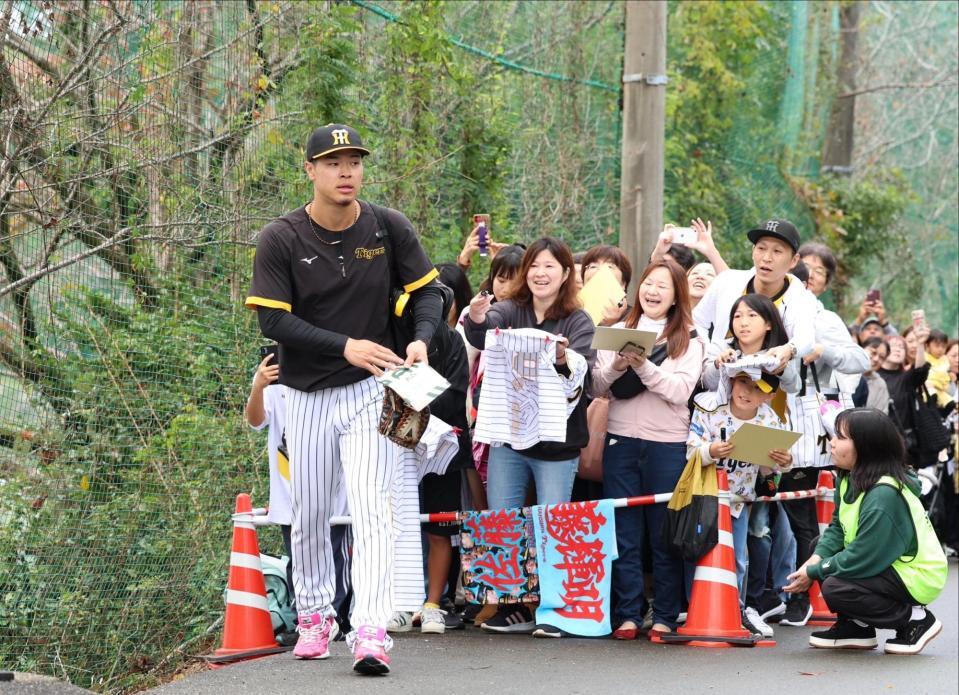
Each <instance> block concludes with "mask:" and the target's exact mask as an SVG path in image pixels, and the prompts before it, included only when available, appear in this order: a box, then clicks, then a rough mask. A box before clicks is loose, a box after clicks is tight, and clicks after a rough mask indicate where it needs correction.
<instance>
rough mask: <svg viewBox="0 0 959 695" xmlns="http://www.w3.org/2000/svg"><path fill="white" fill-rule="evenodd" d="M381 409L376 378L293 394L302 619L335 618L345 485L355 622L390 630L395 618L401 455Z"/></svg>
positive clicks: (290, 436)
mask: <svg viewBox="0 0 959 695" xmlns="http://www.w3.org/2000/svg"><path fill="white" fill-rule="evenodd" d="M382 404H383V388H382V386H380V384H379V382H377V381H376V379H375V378H373V377H370V378H369V379H365V380H364V381H360V382H358V383H355V384H350V385H348V386H337V387H334V388H328V389H320V390H319V391H314V392H312V393H306V392H304V391H297V390H296V389H292V388H289V387H288V388H287V418H286V439H287V444H288V446H289V449H290V464H291V466H290V467H291V469H292V471H291V473H292V481H291V482H292V484H291V492H292V495H291V497H292V501H293V529H292V531H293V532H292V544H293V556H294V558H295V559H294V562H293V583H294V590H295V591H296V605H297V610H298V611H299V612H300V613H301V614H303V613H305V614H311V613H321V614H323V615H333V614H334V611H333V608H332V605H331V604H332V602H333V597H334V593H335V589H336V586H335V584H336V583H335V578H334V570H333V549H332V548H331V546H330V536H329V521H330V516H331V514H332V512H333V507H334V502H335V500H336V495H337V493H338V489H337V488H338V486H339V485H340V481H341V480H343V481H344V482H345V483H346V496H347V500H348V502H349V506H350V510H351V514H352V517H353V543H354V544H353V563H352V570H351V575H352V578H353V592H354V600H353V611H352V614H351V616H350V622H351V623H352V624H353V625H354V626H357V627H358V626H360V625H374V626H377V627H386V623H387V622H388V621H389V619H390V616H391V615H392V581H393V520H392V511H391V501H390V491H391V487H392V484H393V475H394V470H395V467H396V459H397V454H398V452H397V447H396V445H394V444H393V443H392V442H390V441H389V440H388V439H386V438H385V437H383V436H382V435H380V433H379V432H378V431H377V424H378V421H379V417H380V410H381V408H382ZM341 466H342V470H343V475H342V477H341V476H340V467H341Z"/></svg>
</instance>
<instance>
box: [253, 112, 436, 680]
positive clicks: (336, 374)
mask: <svg viewBox="0 0 959 695" xmlns="http://www.w3.org/2000/svg"><path fill="white" fill-rule="evenodd" d="M368 154H369V150H368V149H367V148H366V147H365V146H364V145H363V141H362V139H361V138H360V135H359V133H357V132H356V131H355V130H354V129H353V128H351V127H349V126H346V125H341V124H329V125H326V126H323V127H322V128H318V129H317V130H316V131H314V132H313V134H312V135H311V136H310V139H309V141H308V142H307V145H306V163H305V165H304V167H305V169H306V174H307V176H308V177H309V178H310V180H311V181H312V183H313V195H312V199H311V200H310V202H309V203H307V204H306V205H304V206H303V207H300V208H297V209H296V210H293V211H292V212H290V213H288V214H286V215H284V216H283V217H281V218H279V219H277V220H274V221H273V222H271V223H269V224H268V225H267V226H266V227H265V228H264V229H263V230H262V231H261V232H260V236H259V240H258V242H257V249H256V258H255V260H254V264H253V284H252V287H251V290H250V296H249V297H247V300H246V306H247V307H249V308H251V309H255V310H256V311H257V319H258V321H259V324H260V329H261V330H262V332H263V335H265V336H266V337H267V338H272V339H273V340H275V341H276V342H277V343H279V352H280V355H279V364H280V376H279V383H281V384H283V385H284V386H286V389H287V391H286V393H287V397H286V403H287V418H286V440H287V444H288V449H289V453H290V467H291V471H292V481H291V493H292V494H291V497H292V502H293V524H292V527H293V528H292V545H293V554H294V558H293V567H294V585H295V591H296V605H297V610H298V612H299V632H300V638H299V640H298V642H297V646H296V648H295V650H294V655H295V656H296V657H297V658H301V659H325V658H327V657H328V656H329V643H330V642H331V641H332V640H333V639H334V638H335V637H336V633H337V631H338V628H337V624H336V621H335V620H334V615H335V611H334V610H333V607H332V602H333V597H334V590H335V582H334V575H333V552H332V548H331V546H330V538H329V519H330V513H331V508H332V505H333V501H334V500H335V499H336V495H337V490H338V486H339V484H340V480H341V479H342V480H343V481H344V482H345V485H346V494H347V500H348V502H349V507H350V512H351V515H352V519H353V534H354V546H353V563H352V575H353V589H354V605H353V612H352V615H351V616H350V622H351V624H352V625H353V626H354V627H355V631H354V632H352V633H350V635H348V636H347V640H348V642H349V643H350V646H351V649H352V651H353V668H354V670H356V671H358V672H360V673H368V674H382V673H388V672H389V670H390V667H389V661H390V660H389V657H388V656H387V654H386V652H387V651H388V650H389V648H390V647H391V645H392V641H391V640H390V638H389V637H388V636H387V635H386V624H387V622H388V621H389V618H390V616H391V615H392V588H391V584H392V574H393V572H392V563H393V544H392V530H391V504H390V488H391V484H392V479H393V475H394V468H395V462H396V459H397V450H396V445H394V444H393V443H392V442H390V441H389V440H388V439H386V438H385V437H383V436H382V435H380V434H379V432H378V430H377V425H378V421H379V417H380V410H381V408H382V400H383V388H382V386H381V385H380V383H379V382H378V381H377V379H376V377H377V376H380V375H381V374H382V373H383V370H385V369H388V368H390V367H396V366H399V365H402V364H404V363H405V364H407V365H409V364H412V363H413V362H426V361H427V345H428V344H429V342H430V339H431V338H432V336H433V332H434V330H435V328H436V326H437V325H438V324H439V321H440V314H441V311H442V295H441V293H440V291H439V288H438V287H437V286H436V285H435V282H436V280H435V279H436V277H437V271H436V269H435V268H433V264H432V263H430V261H429V259H428V258H427V256H426V253H424V251H423V249H422V247H421V246H420V243H419V240H418V239H417V236H416V233H415V232H414V231H413V228H412V225H411V224H410V222H409V220H407V219H406V217H404V216H403V215H402V214H401V213H399V212H397V211H395V210H390V209H389V208H379V207H377V206H374V205H372V204H371V203H368V202H365V201H360V200H359V199H357V195H358V194H359V192H360V188H361V187H362V185H363V158H364V157H365V156H366V155H368ZM380 220H382V221H383V224H382V225H381V223H380ZM382 226H385V227H386V229H385V230H384V229H382V228H381V227H382ZM384 232H385V233H387V234H389V237H390V240H389V242H388V243H389V246H390V248H389V249H387V246H386V244H387V242H386V241H385V239H384ZM391 265H392V268H391ZM394 273H395V274H396V275H397V276H398V277H396V278H392V276H393V274H394ZM394 282H395V283H397V284H398V285H401V286H402V287H403V290H404V291H405V292H406V293H407V294H408V295H409V296H410V297H409V304H410V306H411V307H412V312H413V322H414V324H415V331H414V336H413V340H412V341H411V342H410V343H409V344H407V345H396V344H395V342H396V341H395V339H394V338H393V332H392V331H391V330H390V319H389V304H390V294H391V290H392V285H393V283H394ZM401 355H402V356H401ZM341 470H342V476H341Z"/></svg>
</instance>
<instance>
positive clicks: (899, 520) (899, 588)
mask: <svg viewBox="0 0 959 695" xmlns="http://www.w3.org/2000/svg"><path fill="white" fill-rule="evenodd" d="M835 430H836V436H835V437H833V439H832V440H831V446H832V460H833V464H834V465H835V466H836V468H837V469H838V471H839V485H838V486H837V488H836V495H835V500H836V510H835V513H834V514H833V518H832V523H830V524H829V527H828V528H827V529H826V530H825V531H824V532H823V534H822V537H821V538H820V540H819V543H818V544H817V546H816V550H815V552H814V553H813V555H812V556H811V557H810V558H809V559H808V560H807V561H806V562H805V564H803V566H802V567H800V568H799V569H798V570H797V571H796V572H795V573H793V574H792V575H790V577H789V578H790V580H791V583H790V584H789V585H788V586H787V587H786V591H788V592H790V593H797V592H800V591H806V590H808V588H809V585H810V584H811V582H812V581H813V580H818V581H820V582H822V594H823V598H825V600H826V604H827V605H828V606H829V608H830V609H831V610H832V611H834V612H835V613H836V615H837V616H838V620H837V621H836V623H835V624H834V625H833V626H832V627H830V628H829V629H827V630H822V631H820V632H814V633H812V635H811V636H810V637H809V643H810V644H811V645H812V646H813V647H818V648H821V649H874V648H875V647H876V646H877V645H878V641H877V639H876V628H880V629H891V630H895V631H896V636H895V637H894V638H892V639H889V640H886V645H885V651H886V653H887V654H918V653H919V652H920V651H922V649H923V648H924V647H925V646H926V645H927V644H928V643H929V642H930V641H931V640H932V639H933V638H934V637H935V636H936V635H938V634H939V632H940V631H941V630H942V623H941V622H939V620H938V619H937V618H936V617H935V616H934V615H933V614H932V611H930V610H928V609H927V608H925V606H926V605H928V604H929V603H931V602H932V601H933V600H934V599H935V598H936V597H937V596H938V595H939V593H940V592H941V591H942V589H943V587H944V586H945V584H946V575H947V572H948V570H947V566H946V556H945V554H944V553H943V551H942V546H941V545H940V544H939V539H938V538H937V537H936V532H935V531H934V530H933V528H932V524H931V523H930V521H929V517H928V516H927V515H926V513H925V510H924V509H923V507H922V503H921V502H920V501H919V492H920V490H921V487H920V485H919V480H918V478H917V477H916V475H915V473H913V471H912V470H911V469H910V468H909V465H908V463H907V462H906V448H905V444H904V443H903V439H902V436H901V435H900V434H899V431H898V430H897V429H896V426H895V425H894V424H893V422H892V421H891V420H890V419H889V417H888V416H886V415H885V414H883V413H881V412H880V411H878V410H873V409H870V408H855V409H853V410H847V411H844V412H842V413H840V414H839V416H838V417H837V418H836V425H835Z"/></svg>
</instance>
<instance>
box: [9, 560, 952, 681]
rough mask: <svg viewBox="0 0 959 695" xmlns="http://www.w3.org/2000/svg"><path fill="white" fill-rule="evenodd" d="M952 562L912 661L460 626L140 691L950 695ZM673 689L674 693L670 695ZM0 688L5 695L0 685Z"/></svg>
mask: <svg viewBox="0 0 959 695" xmlns="http://www.w3.org/2000/svg"><path fill="white" fill-rule="evenodd" d="M957 577H959V568H957V564H956V562H955V561H954V560H952V561H950V572H949V583H948V584H947V586H946V589H945V591H943V593H942V595H941V596H940V597H939V599H938V600H937V601H936V602H935V603H934V604H932V606H931V609H932V610H933V612H934V613H935V614H936V616H937V617H939V618H940V620H942V623H943V626H944V627H943V630H942V632H941V633H940V635H939V636H938V637H937V638H936V639H934V640H933V641H932V642H931V643H930V644H929V645H928V646H927V647H926V649H925V650H924V651H923V652H922V654H920V655H918V656H908V657H907V656H892V655H888V654H884V653H883V651H882V642H883V640H884V639H885V638H887V637H892V636H893V633H892V632H891V631H880V633H879V637H880V645H879V648H878V649H876V650H873V651H867V652H862V651H842V652H833V651H827V650H821V649H812V648H811V647H809V645H808V642H807V639H808V637H809V633H810V632H812V631H813V630H816V629H821V628H813V627H804V628H793V627H776V637H775V639H776V641H777V646H776V647H770V648H751V649H749V648H736V649H700V648H695V647H683V646H665V645H654V644H651V643H649V642H647V641H645V640H637V641H635V642H618V641H615V640H611V639H599V640H589V639H569V638H563V639H552V640H551V639H534V638H533V637H530V636H528V635H505V636H500V635H497V636H491V635H487V634H485V633H483V632H481V631H480V630H478V629H476V628H473V627H472V626H468V627H467V629H466V630H465V631H457V632H448V633H447V634H445V635H438V636H437V635H431V636H424V635H420V634H419V633H418V632H410V633H406V634H401V635H397V636H396V637H395V640H396V646H395V647H394V649H393V651H392V652H391V656H392V658H393V673H391V674H390V675H389V676H386V677H380V678H377V677H363V676H359V675H357V674H354V673H353V672H352V671H351V670H350V663H351V662H350V657H349V652H348V651H347V648H346V644H345V643H343V642H336V643H334V645H333V646H332V648H331V651H332V654H331V657H330V658H329V659H328V660H326V661H297V660H295V659H294V658H293V656H292V655H291V654H281V655H279V656H274V657H268V658H264V659H258V660H254V661H247V662H243V663H240V664H235V665H233V666H230V667H228V668H222V669H218V670H216V671H204V672H201V673H197V674H194V675H192V676H190V677H188V678H185V679H183V680H180V681H176V682H173V683H168V684H166V685H164V686H161V687H159V688H155V689H153V690H150V691H148V692H150V693H153V694H156V695H178V694H181V693H189V694H190V695H214V694H220V693H228V694H230V695H233V694H235V695H246V694H259V693H269V694H272V693H282V694H283V695H299V694H301V693H302V694H304V695H306V694H307V693H308V694H310V695H314V694H315V693H320V692H322V693H337V695H341V694H342V695H347V694H348V693H363V694H364V695H370V694H371V693H377V692H384V693H385V692H389V693H416V694H417V695H432V694H433V693H436V694H437V695H450V694H451V693H481V694H483V695H511V694H512V693H523V695H533V694H535V693H548V694H549V695H558V694H560V693H564V694H565V693H569V694H575V693H583V694H584V695H585V694H589V695H598V694H599V693H621V692H641V691H647V692H690V693H710V694H716V695H719V694H722V693H729V694H730V695H745V694H746V693H750V692H764V693H773V692H779V693H800V692H810V691H819V692H829V693H843V694H844V695H859V694H861V693H902V694H908V695H913V694H917V695H918V694H920V693H935V694H937V695H938V694H939V693H948V694H949V695H956V693H959V620H957V614H959V581H957ZM0 686H2V684H0ZM677 687H680V688H681V690H676V689H677ZM0 695H5V690H4V688H3V687H0Z"/></svg>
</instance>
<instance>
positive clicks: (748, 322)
mask: <svg viewBox="0 0 959 695" xmlns="http://www.w3.org/2000/svg"><path fill="white" fill-rule="evenodd" d="M729 329H730V332H731V333H732V335H731V336H730V337H729V339H728V340H727V341H726V347H725V348H723V349H720V343H718V342H716V341H714V342H712V343H710V345H709V348H708V353H709V357H710V359H709V361H708V362H707V363H706V367H705V370H704V371H703V386H705V387H706V389H707V390H709V391H715V390H716V388H717V387H718V385H719V374H720V369H721V368H722V365H723V363H724V362H733V361H735V360H737V359H739V358H740V357H744V356H748V355H755V354H759V353H763V352H766V351H768V350H771V349H772V348H776V347H779V346H780V345H785V344H786V343H788V342H789V335H788V334H787V333H786V326H785V324H783V320H782V317H781V316H780V315H779V310H778V309H777V308H776V305H775V304H773V302H772V300H771V299H770V298H769V297H767V296H766V295H764V294H758V293H755V292H752V293H750V294H744V295H743V296H741V297H739V298H738V299H737V300H736V301H735V302H733V306H732V308H731V309H730V310H729ZM717 350H720V351H719V352H718V353H717V352H716V351H717ZM799 386H800V383H799V374H798V372H797V371H796V368H795V366H793V364H792V362H790V363H789V364H787V365H786V368H785V369H784V370H783V372H782V374H781V375H780V382H779V387H780V388H781V389H782V390H783V391H785V392H787V393H795V392H796V391H798V390H799Z"/></svg>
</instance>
